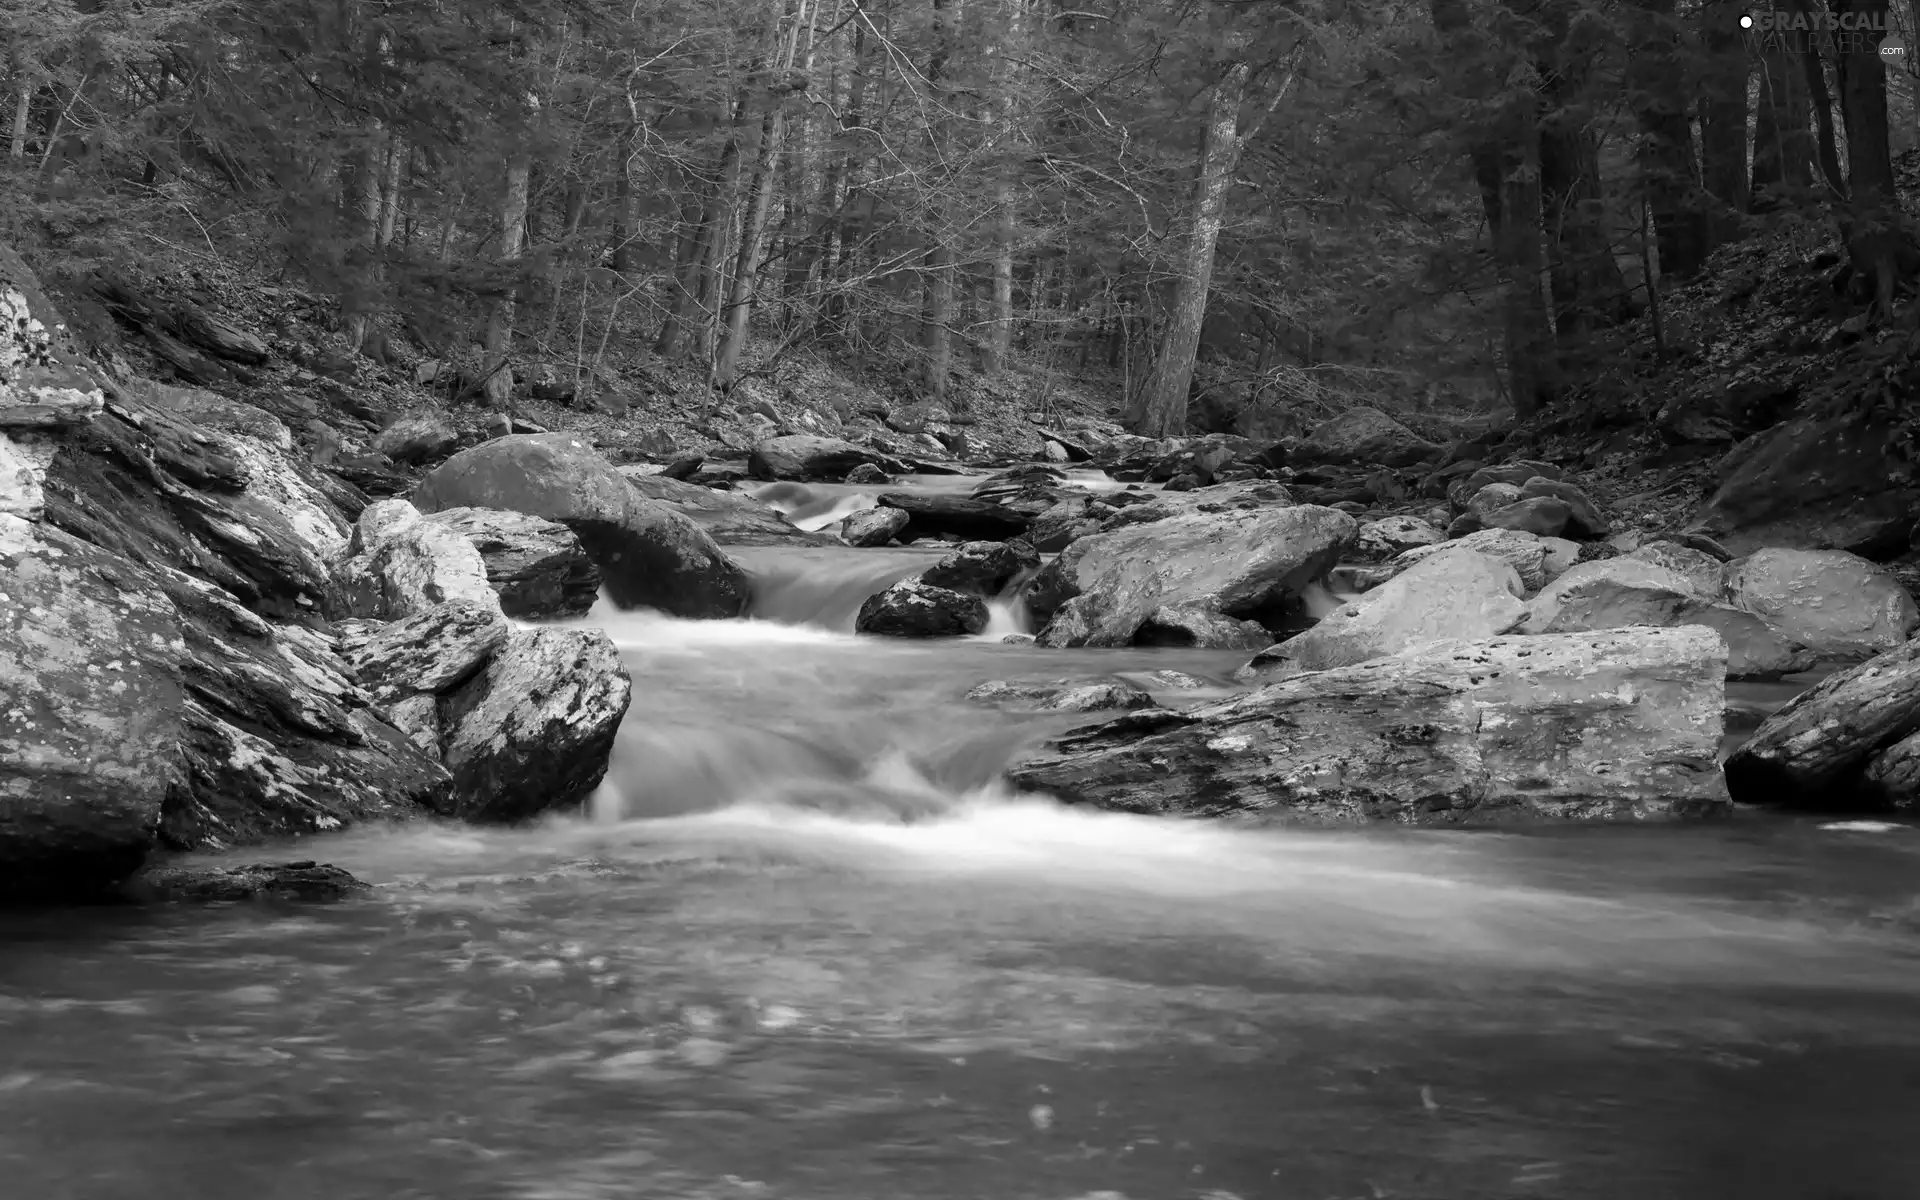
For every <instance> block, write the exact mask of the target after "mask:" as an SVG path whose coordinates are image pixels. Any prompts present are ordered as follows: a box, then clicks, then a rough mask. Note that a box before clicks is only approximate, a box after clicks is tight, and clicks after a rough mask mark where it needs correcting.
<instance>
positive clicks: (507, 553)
mask: <svg viewBox="0 0 1920 1200" xmlns="http://www.w3.org/2000/svg"><path fill="white" fill-rule="evenodd" d="M427 520H428V521H429V522H430V523H432V524H437V525H444V526H446V527H447V528H448V529H451V530H453V531H454V532H455V533H457V534H459V535H460V536H462V537H464V538H466V539H467V541H469V542H471V543H472V544H473V548H474V549H475V550H477V551H479V552H480V558H481V560H482V562H483V563H484V564H485V567H486V578H487V586H488V587H491V588H492V589H493V590H494V591H495V592H496V593H497V594H498V595H499V597H500V608H501V610H502V611H503V612H505V613H506V615H507V616H509V617H518V618H521V619H523V620H551V619H556V618H567V617H583V616H585V615H586V614H587V611H588V610H589V609H591V608H592V607H593V602H594V601H595V600H597V599H599V596H600V569H599V568H598V567H596V566H594V564H593V559H591V558H589V557H588V556H587V552H586V550H585V548H583V547H582V546H581V545H580V539H579V538H576V537H574V536H573V531H572V530H570V529H568V528H567V527H566V526H565V525H562V524H560V523H559V522H558V521H549V520H547V519H545V518H544V517H530V516H528V515H527V514H525V513H516V512H502V511H499V510H497V509H486V508H450V509H447V510H445V511H443V512H437V513H435V514H433V515H432V516H431V517H429V518H427Z"/></svg>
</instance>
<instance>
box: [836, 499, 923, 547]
mask: <svg viewBox="0 0 1920 1200" xmlns="http://www.w3.org/2000/svg"><path fill="white" fill-rule="evenodd" d="M906 527H907V514H906V513H905V512H903V511H901V510H900V509H897V508H866V509H862V510H860V511H859V512H857V513H853V514H851V515H849V516H848V517H847V519H846V520H844V521H842V522H840V540H841V541H843V542H845V543H846V544H847V545H849V546H884V545H886V544H887V543H888V542H891V541H892V540H893V539H894V538H895V537H897V536H898V535H899V533H900V531H901V530H902V529H905V528H906Z"/></svg>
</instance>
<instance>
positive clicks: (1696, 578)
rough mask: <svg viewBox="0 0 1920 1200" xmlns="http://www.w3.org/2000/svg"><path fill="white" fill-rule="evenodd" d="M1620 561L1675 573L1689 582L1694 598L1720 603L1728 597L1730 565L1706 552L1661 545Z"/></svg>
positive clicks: (1646, 547)
mask: <svg viewBox="0 0 1920 1200" xmlns="http://www.w3.org/2000/svg"><path fill="white" fill-rule="evenodd" d="M1620 557H1622V558H1631V559H1636V560H1638V561H1640V562H1648V563H1652V564H1653V565H1655V566H1657V567H1665V568H1666V569H1667V570H1669V571H1674V572H1676V573H1678V574H1680V575H1682V576H1684V577H1685V578H1686V580H1687V583H1688V584H1689V585H1690V586H1691V588H1692V590H1693V593H1694V594H1696V595H1699V596H1701V597H1703V598H1705V599H1708V600H1718V599H1721V598H1723V597H1724V596H1725V595H1726V594H1727V567H1726V564H1725V563H1723V562H1721V561H1720V560H1719V559H1717V558H1715V557H1714V556H1713V555H1711V554H1708V553H1707V552H1706V551H1705V550H1697V549H1695V548H1694V547H1692V546H1686V545H1682V544H1681V543H1679V542H1671V541H1658V542H1647V543H1646V544H1645V545H1641V546H1637V547H1635V548H1634V549H1632V550H1630V551H1628V552H1627V553H1626V554H1623V555H1621V556H1620Z"/></svg>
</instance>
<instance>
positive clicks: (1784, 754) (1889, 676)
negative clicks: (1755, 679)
mask: <svg viewBox="0 0 1920 1200" xmlns="http://www.w3.org/2000/svg"><path fill="white" fill-rule="evenodd" d="M1916 733H1920V638H1917V639H1915V640H1913V641H1910V642H1907V643H1905V644H1903V645H1901V646H1898V647H1896V648H1894V649H1892V650H1889V651H1887V652H1886V653H1884V654H1880V655H1877V656H1875V657H1874V658H1872V659H1869V660H1868V661H1866V662H1864V663H1861V664H1859V665H1857V666H1854V667H1851V668H1849V669H1847V670H1844V671H1840V672H1837V673H1835V674H1833V675H1829V676H1828V677H1827V678H1825V679H1823V680H1821V681H1820V682H1819V683H1818V684H1815V685H1814V686H1813V687H1811V688H1809V689H1807V690H1806V691H1804V692H1802V693H1800V694H1799V695H1798V696H1795V697H1794V698H1793V699H1792V700H1790V701H1788V702H1787V704H1786V705H1785V706H1784V707H1782V708H1781V709H1780V710H1779V711H1777V712H1775V713H1774V714H1773V715H1772V716H1770V717H1768V718H1767V719H1766V720H1765V721H1763V722H1762V723H1761V725H1760V728H1759V729H1757V730H1756V731H1755V732H1754V735H1753V737H1751V738H1750V739H1748V741H1747V742H1746V744H1745V745H1743V746H1741V747H1740V748H1739V749H1737V750H1735V751H1734V752H1733V754H1732V755H1731V756H1729V757H1728V759H1727V787H1728V789H1729V791H1731V793H1732V795H1733V798H1734V799H1735V800H1737V801H1740V802H1742V803H1748V804H1780V805H1789V806H1794V807H1801V808H1829V809H1832V808H1841V809H1844V808H1848V807H1853V806H1856V805H1858V804H1860V803H1861V802H1862V801H1863V799H1866V796H1864V795H1863V790H1864V789H1863V788H1862V783H1863V779H1862V775H1863V772H1865V771H1866V770H1867V768H1868V766H1869V765H1870V764H1871V763H1872V761H1873V760H1874V759H1875V758H1876V757H1877V756H1879V755H1880V754H1882V753H1883V752H1889V751H1891V750H1892V748H1893V747H1894V746H1895V745H1896V744H1898V743H1902V742H1903V741H1904V740H1905V739H1908V738H1911V737H1912V736H1913V735H1915V734H1916ZM1902 753H1903V755H1904V753H1905V751H1903V752H1902Z"/></svg>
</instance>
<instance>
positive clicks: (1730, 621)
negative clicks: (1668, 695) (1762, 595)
mask: <svg viewBox="0 0 1920 1200" xmlns="http://www.w3.org/2000/svg"><path fill="white" fill-rule="evenodd" d="M1610 561H1614V562H1619V561H1622V560H1619V559H1614V560H1610ZM1685 578H1686V577H1685V576H1676V577H1675V578H1674V579H1672V580H1670V581H1669V584H1670V586H1662V585H1660V584H1658V583H1655V582H1653V581H1652V580H1650V579H1640V580H1637V581H1635V580H1631V579H1621V578H1617V577H1606V576H1601V577H1598V578H1594V579H1591V580H1588V581H1587V582H1585V583H1581V584H1579V585H1577V586H1575V587H1572V588H1570V589H1568V590H1567V591H1566V592H1564V593H1563V594H1561V595H1559V596H1557V597H1556V598H1555V599H1554V602H1553V606H1552V615H1551V616H1550V617H1548V618H1547V619H1546V620H1545V621H1544V622H1543V623H1541V624H1539V625H1538V627H1537V629H1535V630H1534V631H1535V632H1539V633H1581V632H1587V631H1592V630H1600V629H1619V628H1623V627H1626V626H1632V625H1651V626H1659V627H1665V628H1670V627H1674V626H1680V625H1702V626H1705V627H1707V628H1709V629H1712V630H1714V631H1715V632H1717V633H1718V634H1719V635H1720V636H1721V638H1722V639H1723V640H1724V641H1725V642H1726V643H1727V678H1728V679H1737V680H1758V679H1779V678H1780V677H1781V676H1783V675H1791V674H1795V673H1796V672H1800V671H1805V670H1809V669H1811V668H1812V667H1813V666H1814V664H1815V662H1816V658H1815V656H1814V654H1813V653H1812V652H1811V651H1809V650H1808V649H1807V648H1806V647H1805V646H1803V645H1801V644H1800V643H1798V642H1796V641H1794V640H1793V639H1792V638H1790V637H1787V636H1786V635H1785V634H1783V633H1781V632H1780V631H1779V630H1778V629H1775V628H1774V627H1773V626H1771V625H1769V624H1767V623H1766V622H1765V621H1763V620H1761V619H1760V618H1759V617H1756V616H1754V615H1753V614H1752V613H1750V612H1743V611H1742V610H1740V609H1737V608H1734V607H1733V606H1731V605H1728V604H1715V603H1712V602H1710V601H1708V600H1705V599H1702V598H1701V597H1699V596H1698V595H1694V594H1690V593H1688V592H1686V591H1684V590H1680V587H1679V585H1680V584H1681V583H1682V582H1683V581H1684V580H1685Z"/></svg>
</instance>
